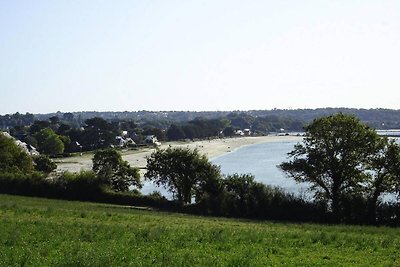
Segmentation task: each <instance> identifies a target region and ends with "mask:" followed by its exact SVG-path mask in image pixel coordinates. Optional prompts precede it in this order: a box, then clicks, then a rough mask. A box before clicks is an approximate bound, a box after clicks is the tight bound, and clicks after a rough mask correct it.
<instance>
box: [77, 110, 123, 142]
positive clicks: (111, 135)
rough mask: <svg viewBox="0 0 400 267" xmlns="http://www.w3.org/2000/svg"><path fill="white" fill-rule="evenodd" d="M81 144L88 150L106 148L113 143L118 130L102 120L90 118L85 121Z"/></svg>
mask: <svg viewBox="0 0 400 267" xmlns="http://www.w3.org/2000/svg"><path fill="white" fill-rule="evenodd" d="M85 123H86V126H85V129H84V131H83V133H82V139H81V142H82V143H81V144H82V145H84V146H86V147H87V148H89V149H97V148H107V147H110V145H111V144H113V143H114V141H115V136H117V135H118V129H117V127H116V126H115V125H113V124H111V123H109V122H107V121H106V120H104V119H102V118H98V117H95V118H92V119H88V120H86V121H85Z"/></svg>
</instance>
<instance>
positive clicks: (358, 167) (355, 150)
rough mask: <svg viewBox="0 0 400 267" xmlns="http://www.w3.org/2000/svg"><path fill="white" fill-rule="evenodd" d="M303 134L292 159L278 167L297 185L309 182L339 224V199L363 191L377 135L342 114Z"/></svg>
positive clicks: (315, 124) (317, 121)
mask: <svg viewBox="0 0 400 267" xmlns="http://www.w3.org/2000/svg"><path fill="white" fill-rule="evenodd" d="M305 132H306V134H305V138H304V139H303V143H302V144H301V143H299V144H297V145H296V146H295V147H294V150H293V151H291V152H290V153H289V154H288V155H289V158H291V160H290V161H288V162H284V163H282V164H281V165H280V168H281V169H282V170H283V171H284V172H286V173H287V174H288V175H289V176H290V177H292V178H294V179H295V180H296V181H297V182H309V183H311V190H312V191H314V192H315V197H317V198H319V199H322V200H325V201H326V202H327V203H328V204H330V207H331V210H332V215H333V218H334V220H336V221H338V220H339V219H340V212H341V209H342V208H343V207H342V205H341V202H342V199H343V198H344V197H345V196H351V195H352V194H360V193H361V192H362V185H363V183H365V182H366V181H367V179H368V176H367V175H366V172H365V171H366V168H367V165H368V162H369V160H370V159H371V157H372V156H373V155H375V154H376V152H377V150H378V146H377V144H378V141H379V136H378V135H377V133H376V132H375V131H374V130H373V129H371V128H369V127H368V126H367V125H365V124H363V123H361V122H360V121H359V120H358V119H357V118H355V117H354V116H351V115H344V114H342V113H339V114H336V115H331V116H328V117H323V118H319V119H315V120H314V121H313V122H312V123H311V124H310V125H308V126H306V127H305Z"/></svg>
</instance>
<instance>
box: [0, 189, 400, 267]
mask: <svg viewBox="0 0 400 267" xmlns="http://www.w3.org/2000/svg"><path fill="white" fill-rule="evenodd" d="M22 265H27V266H280V265H287V266H399V265H400V229H396V228H385V227H379V228H376V227H363V226H321V225H312V224H285V223H272V222H255V221H245V220H234V219H222V218H205V217H196V216H189V215H182V214H170V213H164V212H155V211H148V210H140V209H133V208H130V207H121V206H114V205H104V204H95V203H82V202H68V201H59V200H47V199H39V198H28V197H16V196H9V195H0V266H22Z"/></svg>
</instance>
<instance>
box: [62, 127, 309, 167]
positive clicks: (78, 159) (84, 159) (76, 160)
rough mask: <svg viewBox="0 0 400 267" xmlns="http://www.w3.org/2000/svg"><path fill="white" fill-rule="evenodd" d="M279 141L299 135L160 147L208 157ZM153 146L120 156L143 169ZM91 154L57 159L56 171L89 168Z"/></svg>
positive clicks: (167, 144) (214, 140)
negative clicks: (192, 150) (184, 149)
mask: <svg viewBox="0 0 400 267" xmlns="http://www.w3.org/2000/svg"><path fill="white" fill-rule="evenodd" d="M281 141H301V137H299V136H275V135H270V136H258V137H238V138H224V139H213V140H201V141H194V142H193V141H186V142H166V143H163V144H162V145H161V149H166V148H168V147H188V148H191V149H194V148H197V149H198V150H199V151H200V153H203V154H205V155H206V156H207V157H208V158H209V159H212V158H215V157H218V156H221V155H223V154H226V153H230V152H232V151H234V150H236V149H238V148H240V147H243V146H247V145H254V144H260V143H267V142H281ZM154 150H155V148H140V149H137V150H123V151H122V157H123V159H125V160H127V161H128V162H129V163H130V164H131V166H134V167H138V168H141V169H143V168H144V167H145V166H146V157H147V156H149V155H150V154H151V153H152V152H153V151H154ZM92 157H93V154H91V153H87V154H84V155H82V156H75V157H70V158H65V159H60V160H57V165H58V169H57V170H58V171H67V170H68V171H72V172H78V171H80V170H89V169H91V168H92Z"/></svg>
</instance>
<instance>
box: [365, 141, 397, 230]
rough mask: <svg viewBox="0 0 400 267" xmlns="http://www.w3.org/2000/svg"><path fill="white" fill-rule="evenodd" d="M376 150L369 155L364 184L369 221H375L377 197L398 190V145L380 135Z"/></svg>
mask: <svg viewBox="0 0 400 267" xmlns="http://www.w3.org/2000/svg"><path fill="white" fill-rule="evenodd" d="M378 149H379V150H378V151H377V153H375V155H373V157H371V161H370V165H369V167H370V171H369V172H367V174H366V175H368V177H369V179H368V180H367V183H366V184H365V188H366V197H367V203H368V218H369V222H370V223H375V222H376V217H377V214H376V210H377V207H378V204H379V197H380V196H381V195H382V194H383V193H398V192H400V190H399V189H400V187H399V185H400V145H399V144H397V143H396V142H395V141H394V140H388V139H387V138H386V137H382V138H381V140H380V142H379V143H378Z"/></svg>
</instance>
